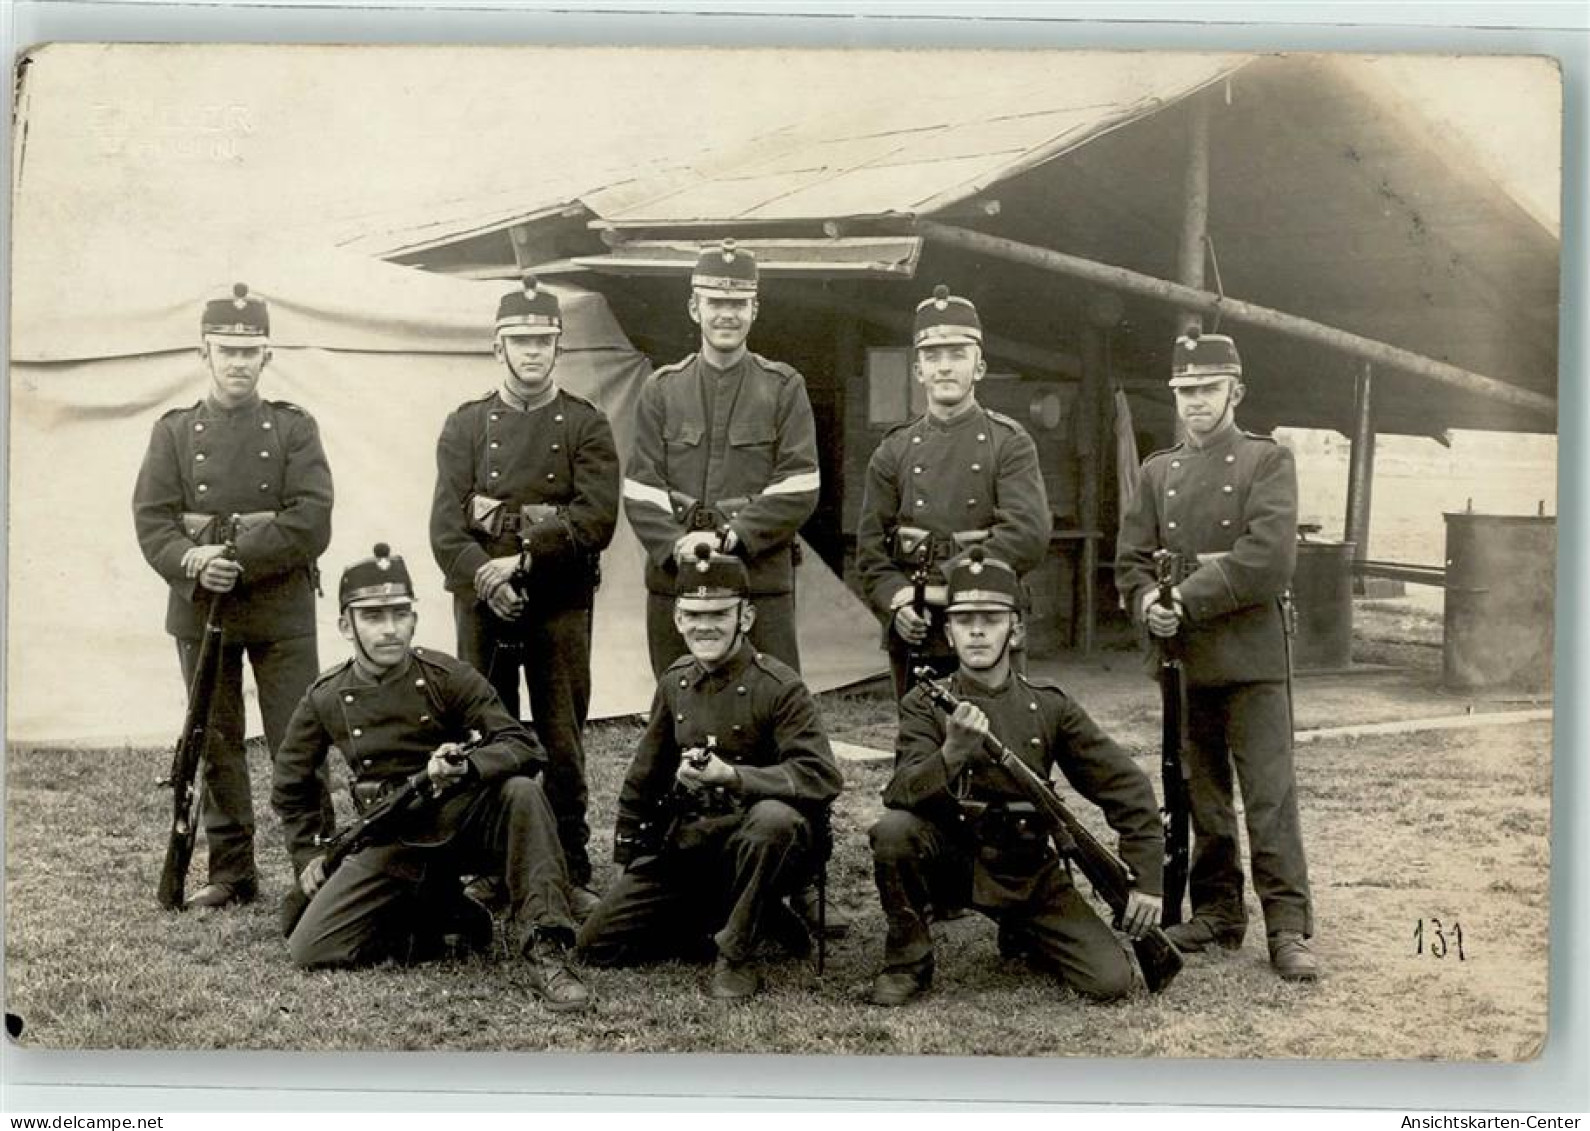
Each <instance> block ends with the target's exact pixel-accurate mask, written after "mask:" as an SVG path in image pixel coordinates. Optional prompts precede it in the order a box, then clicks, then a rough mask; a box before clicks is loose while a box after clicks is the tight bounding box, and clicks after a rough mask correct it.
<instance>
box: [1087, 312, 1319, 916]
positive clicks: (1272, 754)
mask: <svg viewBox="0 0 1590 1131" xmlns="http://www.w3.org/2000/svg"><path fill="white" fill-rule="evenodd" d="M1189 340H1191V339H1183V340H1182V343H1178V350H1179V351H1181V352H1179V353H1178V357H1179V358H1181V357H1183V356H1186V357H1196V356H1198V355H1197V354H1196V352H1192V353H1185V346H1184V344H1183V343H1185V342H1187V341H1189ZM1202 341H1203V343H1204V345H1203V349H1204V352H1205V353H1206V354H1208V353H1210V352H1211V351H1220V350H1225V349H1227V348H1228V347H1229V339H1223V338H1219V337H1218V336H1215V335H1207V336H1205V338H1204V339H1202ZM1230 353H1231V357H1232V359H1234V358H1235V353H1234V349H1232V350H1230ZM1188 371H1190V370H1189V368H1188V367H1185V366H1184V367H1181V368H1179V369H1178V370H1176V372H1188ZM1236 373H1238V374H1240V368H1237V369H1236ZM1188 379H1191V378H1188ZM1159 549H1168V550H1172V551H1175V552H1177V553H1179V554H1181V555H1182V557H1183V559H1184V560H1185V561H1186V562H1187V563H1188V564H1189V566H1192V567H1194V568H1192V569H1191V572H1190V573H1189V574H1188V576H1187V577H1186V579H1185V580H1183V581H1182V582H1181V583H1180V586H1179V592H1180V595H1181V599H1182V602H1183V605H1184V615H1183V618H1182V622H1181V628H1180V631H1179V633H1178V636H1177V641H1178V647H1179V649H1180V653H1181V657H1182V660H1183V663H1184V665H1185V670H1186V677H1187V685H1188V693H1187V708H1188V727H1189V738H1190V749H1189V750H1187V751H1186V755H1185V768H1186V771H1187V775H1188V790H1189V803H1190V809H1191V817H1192V825H1193V830H1194V834H1195V836H1194V846H1193V854H1192V865H1191V869H1190V875H1189V889H1190V892H1191V895H1192V908H1193V914H1194V916H1195V918H1196V919H1198V920H1203V921H1204V923H1206V924H1208V926H1209V927H1210V928H1212V930H1213V933H1214V935H1215V936H1216V937H1217V938H1218V939H1219V940H1220V941H1222V942H1224V943H1226V944H1227V945H1232V944H1233V943H1234V942H1236V941H1238V940H1240V939H1241V937H1242V933H1243V931H1244V929H1245V926H1246V923H1247V911H1246V908H1245V906H1244V901H1243V874H1242V861H1241V856H1240V847H1239V841H1238V833H1237V824H1236V813H1235V806H1234V802H1233V794H1232V784H1233V782H1232V769H1233V766H1234V767H1235V770H1236V779H1237V781H1239V782H1240V783H1241V787H1242V799H1243V807H1244V811H1245V815H1246V821H1247V831H1248V840H1249V845H1250V850H1251V862H1252V869H1253V885H1254V889H1255V891H1256V893H1257V894H1258V896H1259V901H1260V903H1261V904H1262V906H1263V908H1264V918H1265V926H1266V929H1267V932H1268V934H1269V935H1270V937H1271V939H1272V940H1274V939H1275V937H1276V935H1277V934H1278V933H1279V932H1292V933H1296V934H1299V935H1302V936H1304V937H1305V938H1306V937H1307V936H1309V935H1311V934H1312V933H1313V917H1312V913H1311V909H1310V900H1309V887H1308V870H1307V864H1306V861H1305V859H1304V853H1303V840H1302V832H1301V827H1300V823H1299V819H1298V805H1297V784H1296V777H1295V772H1294V768H1293V760H1292V717H1291V703H1290V694H1289V689H1288V680H1289V678H1290V664H1289V657H1288V645H1287V627H1286V621H1285V616H1284V611H1283V603H1282V602H1283V596H1284V594H1285V593H1286V590H1287V586H1288V585H1289V584H1290V582H1291V578H1292V570H1293V566H1294V565H1295V563H1296V555H1297V469H1296V466H1295V465H1294V462H1293V459H1292V454H1291V452H1289V451H1288V450H1287V449H1286V448H1284V447H1282V446H1281V445H1280V444H1278V443H1276V442H1275V441H1274V440H1272V439H1270V438H1269V437H1267V436H1256V435H1252V434H1250V433H1247V432H1243V431H1242V430H1241V429H1239V428H1237V427H1236V426H1235V425H1234V424H1230V423H1227V424H1226V425H1225V426H1224V427H1223V428H1220V429H1218V430H1217V431H1215V432H1214V433H1213V434H1211V435H1209V436H1207V437H1206V438H1205V439H1203V440H1202V442H1201V443H1197V444H1195V443H1193V442H1191V441H1190V440H1188V441H1183V442H1182V443H1180V444H1178V445H1176V446H1175V447H1173V448H1171V449H1169V450H1167V451H1162V452H1155V453H1154V454H1153V455H1151V456H1149V457H1148V458H1147V459H1146V460H1144V462H1143V466H1142V469H1141V471H1140V472H1139V475H1138V489H1137V494H1136V497H1135V499H1134V501H1133V503H1132V506H1131V507H1130V508H1129V509H1128V511H1127V513H1126V514H1125V515H1124V516H1123V517H1122V519H1121V530H1120V542H1119V546H1118V549H1117V555H1116V584H1117V586H1118V587H1119V588H1120V591H1121V596H1122V599H1123V600H1124V601H1125V602H1126V606H1127V608H1128V609H1129V610H1131V612H1132V614H1133V616H1134V618H1136V619H1138V620H1139V621H1141V620H1142V618H1143V602H1144V600H1145V595H1146V594H1147V593H1149V592H1150V591H1152V590H1153V589H1154V587H1155V563H1154V558H1153V555H1154V552H1155V551H1156V550H1159ZM1151 659H1152V658H1151ZM1152 666H1153V667H1154V668H1155V669H1157V666H1158V665H1157V662H1154V663H1153V664H1152Z"/></svg>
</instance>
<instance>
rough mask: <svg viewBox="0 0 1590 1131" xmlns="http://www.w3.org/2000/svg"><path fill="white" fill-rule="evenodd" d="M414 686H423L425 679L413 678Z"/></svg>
mask: <svg viewBox="0 0 1590 1131" xmlns="http://www.w3.org/2000/svg"><path fill="white" fill-rule="evenodd" d="M414 686H415V687H424V686H425V680H424V679H417V680H415V681H414Z"/></svg>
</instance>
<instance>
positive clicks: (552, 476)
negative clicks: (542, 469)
mask: <svg viewBox="0 0 1590 1131" xmlns="http://www.w3.org/2000/svg"><path fill="white" fill-rule="evenodd" d="M557 481H558V477H557V473H556V472H551V471H549V472H547V482H548V483H556V482H557Z"/></svg>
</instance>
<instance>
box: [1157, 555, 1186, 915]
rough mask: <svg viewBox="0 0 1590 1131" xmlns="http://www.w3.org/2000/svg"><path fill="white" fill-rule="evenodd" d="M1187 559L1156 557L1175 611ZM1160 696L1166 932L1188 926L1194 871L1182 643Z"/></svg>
mask: <svg viewBox="0 0 1590 1131" xmlns="http://www.w3.org/2000/svg"><path fill="white" fill-rule="evenodd" d="M1184 572H1185V570H1184V562H1183V559H1182V556H1181V555H1180V554H1178V553H1175V552H1173V551H1171V550H1159V551H1157V552H1156V553H1155V554H1154V574H1155V583H1156V584H1157V585H1158V587H1159V598H1158V600H1159V604H1160V605H1162V606H1164V607H1165V608H1167V609H1168V608H1172V607H1174V599H1173V596H1172V590H1173V589H1174V588H1175V587H1176V586H1177V585H1179V584H1180V583H1181V580H1182V577H1183V575H1184ZM1159 694H1160V705H1161V708H1162V720H1163V726H1162V729H1161V732H1160V762H1159V770H1160V787H1161V793H1162V794H1163V796H1164V804H1163V806H1162V808H1161V809H1160V820H1161V823H1162V824H1163V825H1164V827H1165V902H1164V914H1163V916H1162V918H1161V920H1160V923H1161V925H1162V926H1166V927H1172V926H1175V925H1176V924H1177V923H1180V922H1181V921H1182V903H1183V901H1184V900H1185V898H1186V896H1187V874H1188V868H1189V852H1188V843H1187V842H1188V840H1189V837H1190V832H1189V828H1188V825H1189V812H1190V802H1189V800H1188V791H1187V763H1186V758H1185V751H1186V749H1187V672H1186V668H1185V667H1184V665H1183V664H1182V660H1181V649H1180V647H1179V641H1178V638H1175V637H1172V638H1171V639H1170V640H1166V641H1162V647H1161V656H1160V664H1159Z"/></svg>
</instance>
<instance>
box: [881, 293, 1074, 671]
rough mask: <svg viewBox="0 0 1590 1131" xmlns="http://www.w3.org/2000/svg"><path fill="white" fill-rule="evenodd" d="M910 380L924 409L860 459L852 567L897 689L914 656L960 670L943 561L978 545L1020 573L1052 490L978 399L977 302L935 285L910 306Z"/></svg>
mask: <svg viewBox="0 0 1590 1131" xmlns="http://www.w3.org/2000/svg"><path fill="white" fill-rule="evenodd" d="M913 346H914V348H915V354H916V358H915V362H914V365H915V369H916V379H917V380H918V381H919V382H921V384H922V387H923V388H924V389H925V390H926V392H927V411H926V412H925V413H923V414H922V415H921V416H919V417H917V419H915V420H913V421H911V422H910V423H909V424H902V425H900V426H899V427H898V428H896V429H894V430H893V431H892V432H890V433H889V434H888V435H887V436H885V437H884V438H883V442H882V443H881V444H879V445H878V449H877V451H875V452H873V453H872V459H871V461H869V463H868V464H867V483H866V487H865V490H864V493H863V495H862V502H861V523H860V525H859V527H858V528H857V530H856V566H857V569H858V570H859V571H860V573H861V583H862V585H863V587H864V588H865V591H866V594H867V597H868V599H869V600H871V601H872V603H873V606H874V608H876V609H877V610H878V611H879V612H880V613H881V614H883V615H885V616H887V617H888V618H889V623H888V627H887V628H886V629H885V632H886V633H887V638H888V650H889V666H890V669H891V670H892V671H893V673H894V694H895V698H896V699H897V700H898V699H900V698H901V697H902V696H904V695H905V693H906V691H907V689H908V688H909V687H910V671H911V668H912V663H913V657H915V662H916V663H919V664H928V665H930V666H932V667H934V668H935V669H936V670H938V671H939V673H940V674H941V675H944V674H948V673H949V672H951V671H953V670H954V669H955V653H954V652H953V650H952V649H951V648H950V645H949V639H948V637H946V636H945V634H944V572H943V567H944V563H945V562H946V561H947V560H948V559H950V558H952V557H954V556H955V555H956V554H958V553H960V552H961V551H963V550H965V549H966V548H968V547H969V546H972V545H974V544H980V545H981V546H982V547H983V550H984V552H985V553H987V554H988V556H989V557H992V558H997V559H999V560H1000V561H1003V562H1005V563H1007V564H1008V565H1009V566H1010V567H1011V568H1013V569H1014V570H1015V571H1016V572H1017V574H1025V573H1027V572H1028V571H1029V570H1031V569H1032V568H1033V567H1034V566H1036V565H1037V564H1038V563H1039V562H1041V561H1042V560H1043V555H1044V552H1045V551H1046V550H1047V549H1048V546H1049V529H1050V516H1049V501H1048V499H1047V497H1046V496H1045V494H1044V489H1043V475H1042V473H1041V472H1040V471H1039V467H1038V452H1037V449H1036V448H1035V447H1034V446H1033V442H1032V437H1030V436H1028V435H1027V432H1026V430H1025V429H1024V428H1022V426H1021V425H1020V424H1017V423H1016V422H1015V421H1014V420H1012V419H1010V418H1009V417H1008V416H1002V415H1000V414H999V413H997V412H990V411H989V410H988V409H985V408H983V407H982V406H981V405H979V404H978V403H977V391H976V385H977V382H978V381H981V380H982V379H983V374H984V373H985V372H986V371H987V365H986V364H985V363H984V361H983V327H982V323H981V322H980V321H979V319H978V317H977V308H976V307H975V306H973V305H972V304H971V302H969V301H968V300H966V299H964V298H957V297H954V296H952V295H951V294H950V291H949V288H948V287H945V286H942V285H941V286H938V287H935V288H934V289H933V297H932V298H930V299H926V300H924V301H923V302H921V303H919V304H918V305H917V308H916V332H915V335H914V340H913Z"/></svg>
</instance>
